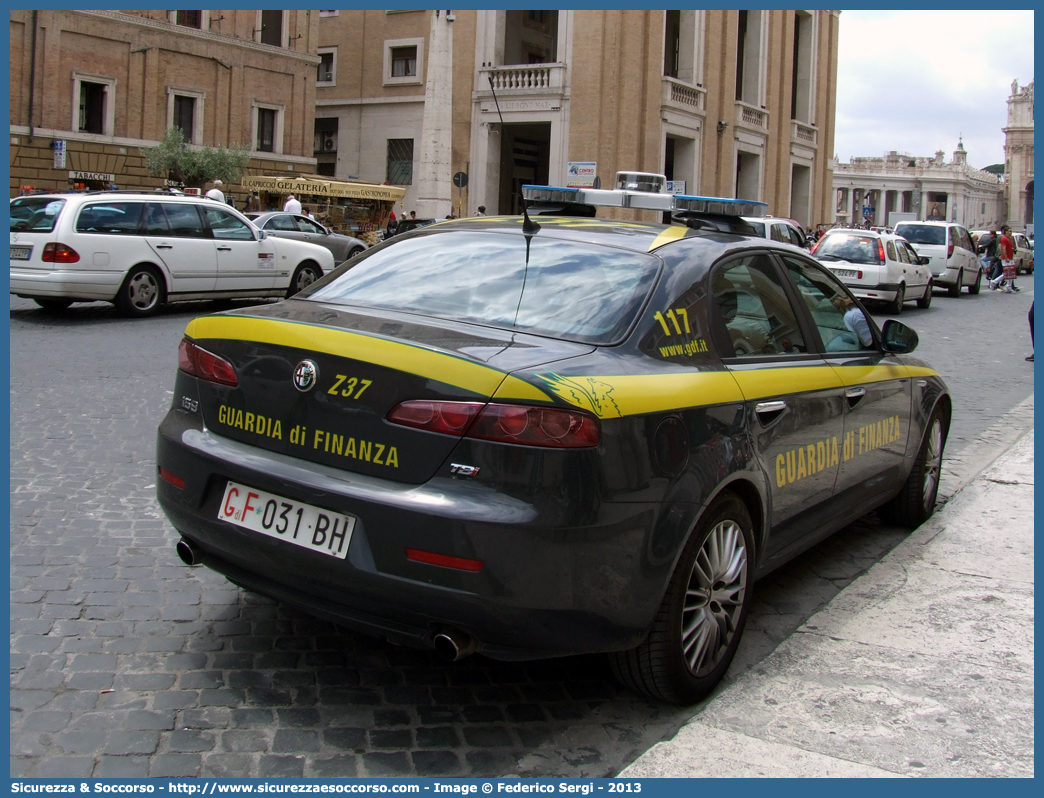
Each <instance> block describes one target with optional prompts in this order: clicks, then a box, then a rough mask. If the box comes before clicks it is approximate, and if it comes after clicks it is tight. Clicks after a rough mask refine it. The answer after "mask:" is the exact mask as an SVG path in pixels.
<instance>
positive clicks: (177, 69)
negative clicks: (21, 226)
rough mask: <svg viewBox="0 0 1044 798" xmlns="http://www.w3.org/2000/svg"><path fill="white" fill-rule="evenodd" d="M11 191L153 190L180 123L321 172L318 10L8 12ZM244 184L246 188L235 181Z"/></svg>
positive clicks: (294, 170)
mask: <svg viewBox="0 0 1044 798" xmlns="http://www.w3.org/2000/svg"><path fill="white" fill-rule="evenodd" d="M10 23H11V32H10V57H11V74H10V83H11V149H10V159H11V160H10V163H11V172H10V177H11V194H12V196H14V195H16V194H18V193H20V192H21V191H22V190H23V187H31V188H33V189H37V190H39V189H43V190H68V189H70V188H71V187H72V186H74V185H76V186H82V187H85V188H107V187H109V186H111V185H113V184H115V185H117V186H118V187H119V188H121V189H139V188H145V189H152V188H155V187H159V186H161V185H162V184H163V182H164V181H163V180H162V179H161V178H153V177H149V176H148V175H147V173H146V171H145V168H144V159H143V158H142V156H141V154H140V148H142V147H150V146H155V145H156V143H157V142H158V141H159V140H160V139H162V138H163V136H164V133H165V131H166V130H167V128H169V127H171V126H173V125H179V126H180V127H182V129H183V130H184V131H185V133H186V139H187V140H189V141H190V142H192V143H193V144H196V145H212V146H213V145H221V146H233V145H245V146H247V147H248V149H250V150H251V161H250V164H249V167H248V170H249V171H250V172H254V173H276V174H286V175H294V174H299V173H302V172H307V173H311V172H314V171H315V157H314V154H313V151H314V147H313V129H314V119H315V93H316V70H317V67H318V66H319V64H320V59H319V57H318V56H317V54H316V51H317V47H318V34H319V12H317V11H296V10H295V11H262V10H232V11H20V10H19V11H11V12H10ZM230 188H231V189H232V192H231V193H235V187H230Z"/></svg>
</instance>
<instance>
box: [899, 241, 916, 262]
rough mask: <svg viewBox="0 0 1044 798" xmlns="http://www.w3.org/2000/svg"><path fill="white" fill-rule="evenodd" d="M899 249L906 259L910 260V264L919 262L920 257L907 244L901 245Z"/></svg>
mask: <svg viewBox="0 0 1044 798" xmlns="http://www.w3.org/2000/svg"><path fill="white" fill-rule="evenodd" d="M900 249H902V250H903V251H904V252H906V255H907V257H908V258H909V259H910V260H909V262H910V263H920V262H921V256H920V255H918V254H917V250H915V249H914V248H913V247H911V246H910V245H909V244H903V245H902V247H900Z"/></svg>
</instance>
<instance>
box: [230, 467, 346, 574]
mask: <svg viewBox="0 0 1044 798" xmlns="http://www.w3.org/2000/svg"><path fill="white" fill-rule="evenodd" d="M218 518H219V519H220V520H222V521H228V522H229V523H230V524H235V525H236V526H241V527H245V528H247V529H250V530H253V531H254V532H260V533H261V534H262V535H268V536H269V537H273V538H278V539H279V540H285V541H287V542H288V543H293V544H294V545H297V546H300V547H301V548H304V549H310V550H311V551H317V552H319V553H320V554H328V555H330V556H331V557H338V558H340V559H342V560H343V559H344V558H345V557H346V556H347V554H348V544H349V543H351V540H352V530H354V529H355V518H354V517H352V516H350V515H342V514H340V513H332V512H329V511H327V510H320V509H319V508H318V507H313V506H312V505H310V504H304V503H302V502H295V501H291V500H290V499H284V498H283V497H282V496H276V495H275V494H274V493H266V492H265V491H263V490H258V489H257V488H251V487H248V486H246V485H240V484H239V483H238V482H229V483H228V485H227V486H226V487H225V495H224V498H222V500H221V507H220V508H219V509H218Z"/></svg>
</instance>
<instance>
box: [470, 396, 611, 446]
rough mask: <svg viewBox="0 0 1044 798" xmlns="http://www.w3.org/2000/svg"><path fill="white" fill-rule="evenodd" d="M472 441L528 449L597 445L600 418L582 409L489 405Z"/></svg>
mask: <svg viewBox="0 0 1044 798" xmlns="http://www.w3.org/2000/svg"><path fill="white" fill-rule="evenodd" d="M468 437H469V438H483V439H485V440H491V441H501V442H503V443H523V444H526V445H528V446H552V447H556V448H577V447H582V446H597V445H598V442H599V441H600V440H601V430H600V429H599V426H598V419H596V418H595V417H594V416H592V415H589V414H588V413H581V412H580V411H578V410H561V409H559V408H557V407H525V406H522V405H492V404H491V405H486V407H485V408H483V410H482V412H481V413H480V414H479V417H478V418H477V419H476V420H475V424H474V425H473V426H472V428H471V429H470V430H468Z"/></svg>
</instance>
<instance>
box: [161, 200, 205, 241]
mask: <svg viewBox="0 0 1044 798" xmlns="http://www.w3.org/2000/svg"><path fill="white" fill-rule="evenodd" d="M163 210H164V212H165V213H166V214H167V222H168V223H169V224H170V232H169V233H168V235H171V236H177V237H179V238H208V237H209V236H208V235H207V231H206V230H205V229H204V227H203V220H202V219H200V218H199V211H198V210H197V209H196V206H195V205H189V204H188V203H180V202H177V203H175V202H164V203H163Z"/></svg>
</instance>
